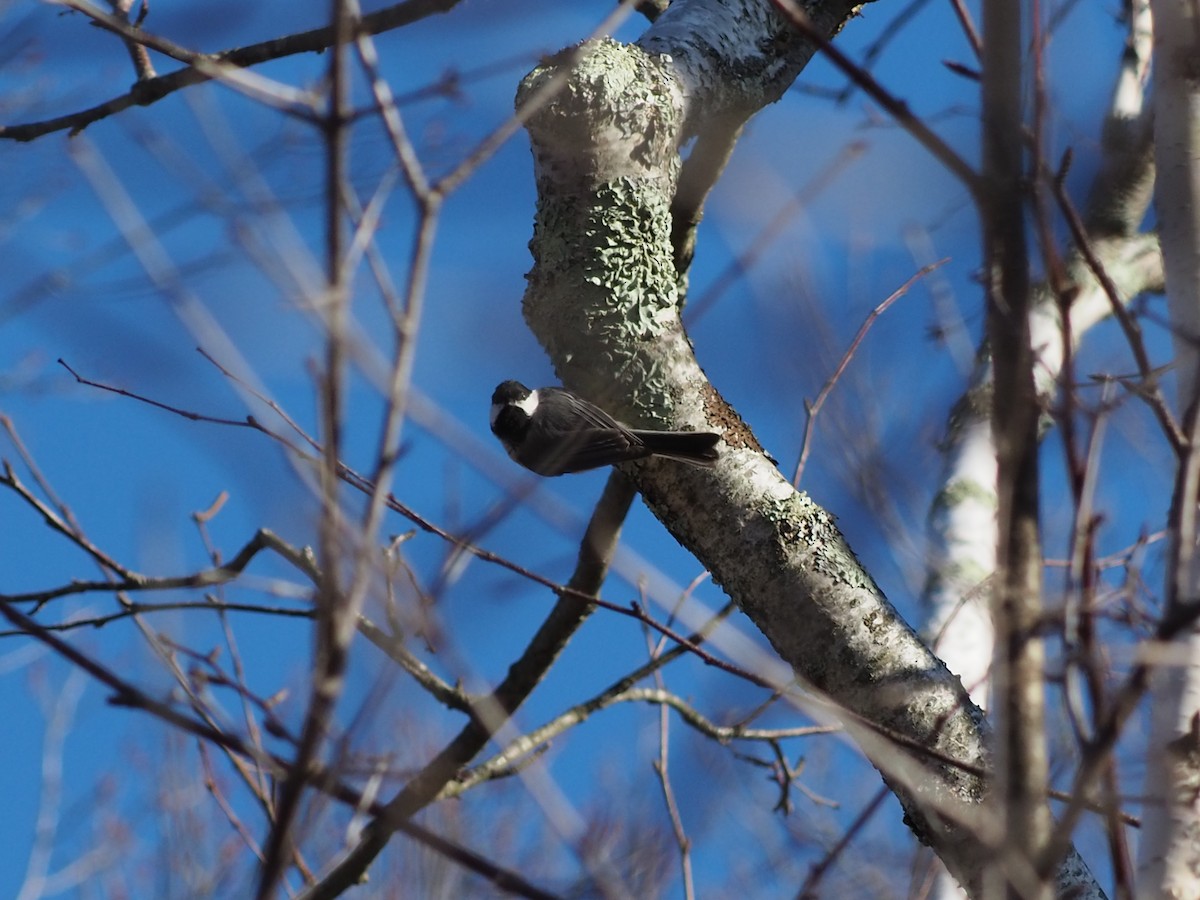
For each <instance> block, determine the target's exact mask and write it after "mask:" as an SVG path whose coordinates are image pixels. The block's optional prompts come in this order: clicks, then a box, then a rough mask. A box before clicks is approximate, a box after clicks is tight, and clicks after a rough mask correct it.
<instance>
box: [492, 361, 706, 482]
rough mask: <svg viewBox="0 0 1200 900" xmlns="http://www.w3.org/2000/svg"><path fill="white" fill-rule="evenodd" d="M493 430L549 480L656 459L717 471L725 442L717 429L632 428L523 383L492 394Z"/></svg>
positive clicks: (571, 397) (557, 391)
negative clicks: (719, 445)
mask: <svg viewBox="0 0 1200 900" xmlns="http://www.w3.org/2000/svg"><path fill="white" fill-rule="evenodd" d="M491 426H492V434H494V435H496V437H498V438H499V439H500V443H502V444H503V445H504V449H505V450H506V451H507V452H508V455H509V456H510V457H512V459H513V460H514V461H515V462H517V463H519V464H520V465H522V466H524V467H525V468H526V469H529V470H530V471H531V472H535V473H537V474H538V475H547V476H551V475H566V474H567V473H570V472H584V471H586V470H588V469H597V468H599V467H600V466H607V465H612V464H614V463H621V462H629V461H631V460H635V459H646V458H647V457H650V456H661V457H665V458H667V459H674V460H678V461H680V462H685V463H690V464H691V465H694V466H703V467H705V468H712V467H713V466H714V465H716V462H717V459H718V456H719V454H718V453H717V447H716V445H717V442H718V441H719V440H720V439H721V436H720V435H719V434H715V433H713V432H711V431H645V430H642V429H637V428H630V427H629V426H627V425H623V424H621V423H620V422H618V421H617V420H616V419H614V418H613V417H612V416H610V415H609V414H608V413H606V412H605V411H604V410H602V409H601V408H600V407H598V406H596V405H595V404H594V403H589V402H588V401H587V400H584V399H583V398H582V397H578V396H576V395H575V394H572V393H571V392H570V391H567V390H564V389H563V388H558V387H542V388H537V389H536V390H530V389H529V388H527V387H525V385H523V384H521V382H519V381H503V382H501V383H500V384H499V385H497V386H496V390H495V391H493V392H492V413H491Z"/></svg>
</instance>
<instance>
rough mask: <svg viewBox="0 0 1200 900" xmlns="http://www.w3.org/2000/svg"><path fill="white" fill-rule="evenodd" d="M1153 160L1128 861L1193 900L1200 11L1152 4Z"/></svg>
mask: <svg viewBox="0 0 1200 900" xmlns="http://www.w3.org/2000/svg"><path fill="white" fill-rule="evenodd" d="M1151 7H1152V9H1153V13H1154V23H1155V29H1154V34H1155V57H1156V59H1155V66H1154V102H1155V125H1154V130H1155V135H1154V138H1155V141H1154V143H1155V159H1156V164H1157V169H1158V177H1157V184H1156V190H1155V205H1156V207H1157V210H1158V224H1159V232H1160V235H1161V240H1162V248H1163V262H1164V268H1165V271H1166V287H1167V301H1168V309H1169V310H1170V316H1171V328H1172V332H1173V336H1174V347H1175V361H1176V362H1175V371H1176V376H1177V378H1178V385H1179V409H1180V411H1181V415H1182V418H1183V423H1184V434H1185V436H1186V438H1187V441H1186V443H1185V445H1184V448H1183V451H1182V453H1181V457H1180V462H1179V468H1178V473H1177V476H1176V486H1175V497H1174V501H1173V504H1172V513H1171V522H1170V529H1171V530H1170V539H1171V551H1170V557H1169V558H1170V567H1169V569H1168V573H1167V581H1168V583H1167V586H1166V596H1167V609H1166V612H1165V614H1164V622H1163V625H1162V627H1160V635H1161V636H1162V637H1163V638H1164V640H1163V641H1162V642H1161V643H1160V644H1159V646H1158V647H1157V649H1156V650H1155V661H1156V662H1157V663H1158V664H1159V669H1158V671H1157V673H1156V675H1155V678H1154V682H1153V687H1152V692H1151V697H1152V709H1153V718H1152V725H1151V735H1150V743H1149V746H1148V748H1147V754H1148V755H1147V764H1146V787H1145V794H1146V797H1147V804H1146V807H1145V812H1144V815H1143V823H1144V830H1143V835H1142V845H1141V851H1140V858H1139V861H1138V862H1139V886H1140V889H1141V892H1142V894H1143V895H1144V896H1164V897H1197V896H1200V800H1198V799H1197V798H1198V797H1200V794H1198V792H1197V788H1198V787H1200V631H1198V629H1197V625H1196V617H1197V612H1198V606H1197V600H1196V598H1197V596H1198V595H1200V558H1198V556H1197V552H1196V551H1197V531H1196V518H1197V516H1196V513H1197V491H1198V488H1200V454H1198V453H1197V447H1196V438H1197V434H1198V432H1197V425H1198V422H1200V416H1198V414H1197V413H1198V409H1200V403H1198V402H1197V401H1198V400H1200V357H1198V352H1200V345H1198V344H1197V341H1198V340H1200V8H1197V6H1196V4H1195V3H1194V2H1192V0H1154V2H1152V3H1151Z"/></svg>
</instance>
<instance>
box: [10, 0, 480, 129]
mask: <svg viewBox="0 0 1200 900" xmlns="http://www.w3.org/2000/svg"><path fill="white" fill-rule="evenodd" d="M458 3H459V0H403V2H401V3H395V4H393V5H391V6H388V7H385V8H384V9H381V10H379V11H377V12H373V13H370V14H369V15H366V16H363V18H362V21H361V22H360V23H359V26H358V29H359V31H360V32H361V33H365V34H379V33H381V32H384V31H392V30H394V29H397V28H402V27H404V26H405V25H411V24H412V23H413V22H418V21H420V20H421V19H425V18H428V17H429V16H432V15H435V14H437V13H444V12H447V11H449V10H451V9H453V8H454V7H455V6H457V5H458ZM114 24H116V25H117V26H118V27H117V28H116V29H115V30H116V31H117V33H118V34H122V33H123V32H122V29H121V27H120V23H114ZM129 36H131V37H134V38H137V39H140V38H142V37H144V36H145V33H144V32H137V33H135V34H132V35H129ZM333 41H334V31H333V28H332V27H330V26H326V27H324V28H314V29H312V30H311V31H302V32H298V33H296V34H291V35H285V36H284V37H278V38H273V39H271V40H268V41H262V42H260V43H257V44H249V45H247V46H245V47H237V48H234V49H232V50H225V51H223V52H220V53H212V54H203V58H205V59H207V60H210V61H211V62H213V63H217V64H225V65H227V66H238V67H241V68H246V67H248V66H253V65H257V64H259V63H263V62H267V61H269V60H272V59H280V58H282V57H285V56H294V55H296V54H298V53H321V52H323V51H325V50H328V49H329V48H330V47H331V46H332V45H333ZM212 77H213V76H212V74H210V73H207V72H204V71H201V70H200V69H199V68H198V67H196V66H194V65H190V66H188V67H187V68H186V69H180V70H179V71H176V72H172V73H170V74H168V75H161V76H159V77H158V78H152V79H150V80H148V81H141V82H138V83H137V84H135V85H134V86H133V87H132V88H131V89H130V90H129V92H128V93H126V94H122V95H120V96H117V97H114V98H113V99H111V100H108V101H107V102H105V103H101V104H99V105H98V106H93V107H91V108H89V109H84V110H80V111H78V112H74V113H70V114H69V115H65V116H57V117H55V118H53V119H46V120H43V121H39V122H28V123H25V124H21V125H8V126H0V139H4V138H7V139H10V140H15V141H32V140H35V139H36V138H39V137H42V136H43V135H47V134H53V133H54V132H57V131H67V130H69V131H70V133H71V134H78V133H79V132H81V131H83V130H84V129H85V128H87V127H88V126H89V125H91V124H92V123H93V122H98V121H100V120H101V119H105V118H108V117H109V116H112V115H116V114H117V113H121V112H124V111H125V110H127V109H129V108H130V107H132V106H149V105H151V104H153V103H155V102H157V101H158V100H161V99H162V98H163V97H166V96H168V95H169V94H173V93H174V92H175V91H178V90H180V89H181V88H185V87H189V86H191V85H193V84H200V83H202V82H204V81H208V80H210V79H211V78H212Z"/></svg>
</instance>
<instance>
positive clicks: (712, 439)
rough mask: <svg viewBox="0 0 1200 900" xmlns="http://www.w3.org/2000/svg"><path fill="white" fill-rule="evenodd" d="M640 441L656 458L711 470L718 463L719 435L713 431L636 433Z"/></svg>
mask: <svg viewBox="0 0 1200 900" xmlns="http://www.w3.org/2000/svg"><path fill="white" fill-rule="evenodd" d="M634 434H636V435H637V437H638V439H639V440H640V441H641V442H642V444H643V445H645V447H646V449H648V450H649V451H650V452H651V453H652V454H654V455H655V456H665V457H667V458H668V459H677V460H679V461H680V462H685V463H691V464H692V465H693V466H704V467H705V468H706V469H711V468H712V467H713V466H714V465H716V463H717V459H718V458H719V454H718V453H717V442H718V441H719V440H721V436H720V435H719V434H714V433H713V432H711V431H635V432H634Z"/></svg>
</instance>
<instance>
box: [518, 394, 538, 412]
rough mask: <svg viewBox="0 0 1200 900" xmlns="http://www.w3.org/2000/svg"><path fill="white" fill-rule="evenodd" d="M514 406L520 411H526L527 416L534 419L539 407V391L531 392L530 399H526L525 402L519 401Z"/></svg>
mask: <svg viewBox="0 0 1200 900" xmlns="http://www.w3.org/2000/svg"><path fill="white" fill-rule="evenodd" d="M514 405H515V406H516V407H517V408H518V409H523V410H525V415H527V416H531V417H532V416H533V411H534V410H535V409H537V406H538V395H537V391H530V392H529V396H528V397H526V398H525V399H524V400H518V401H517V402H516V403H515V404H514Z"/></svg>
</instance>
